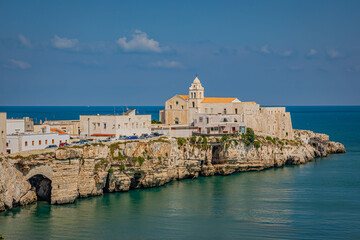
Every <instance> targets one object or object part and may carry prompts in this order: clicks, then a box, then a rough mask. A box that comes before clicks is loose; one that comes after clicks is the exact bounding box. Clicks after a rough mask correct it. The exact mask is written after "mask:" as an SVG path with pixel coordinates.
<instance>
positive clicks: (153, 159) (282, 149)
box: [0, 130, 345, 211]
mask: <svg viewBox="0 0 360 240" xmlns="http://www.w3.org/2000/svg"><path fill="white" fill-rule="evenodd" d="M295 136H296V140H294V141H290V140H281V141H280V140H278V139H271V140H269V139H266V138H263V137H257V141H258V142H259V143H260V144H259V145H260V146H258V147H255V146H254V145H253V144H250V145H249V146H247V145H246V144H245V143H244V142H243V141H242V140H241V139H239V138H232V139H226V140H225V141H219V139H208V142H207V143H204V142H199V143H191V141H190V140H189V139H188V140H187V141H186V142H181V141H178V140H177V139H158V140H150V141H133V142H126V143H124V142H118V143H113V144H106V145H105V144H93V145H89V146H84V147H72V148H64V149H58V150H56V151H55V152H50V153H45V152H43V153H39V154H36V155H29V153H28V154H27V155H26V154H23V155H21V156H20V155H19V156H8V157H6V158H5V157H2V159H1V162H0V211H4V210H7V209H11V208H13V207H16V206H22V205H26V204H30V203H32V202H35V201H37V200H38V199H42V200H46V201H49V203H51V204H64V203H72V202H74V201H75V200H76V199H77V198H85V197H90V196H97V195H101V194H103V193H104V192H121V191H129V190H130V189H136V188H147V187H158V186H161V185H164V184H166V183H168V182H170V181H174V180H181V179H185V178H196V177H198V176H211V175H228V174H232V173H234V172H241V171H254V170H255V171H258V170H263V169H266V168H271V167H280V166H283V165H286V164H304V163H306V162H307V161H312V160H314V158H315V157H320V156H326V155H327V154H329V153H340V152H345V148H344V146H343V145H342V144H340V143H335V142H330V141H329V137H328V136H327V135H324V134H316V133H313V132H310V131H300V130H296V131H295Z"/></svg>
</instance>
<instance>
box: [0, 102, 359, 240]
mask: <svg viewBox="0 0 360 240" xmlns="http://www.w3.org/2000/svg"><path fill="white" fill-rule="evenodd" d="M288 110H289V111H291V113H292V118H293V126H294V128H302V129H311V130H314V131H317V132H324V133H328V134H330V135H331V138H332V139H333V140H336V141H341V142H343V143H344V144H345V146H346V148H347V151H348V152H347V153H346V154H338V155H331V156H330V157H327V158H322V159H317V160H316V161H315V162H311V163H308V164H306V165H302V166H286V167H282V168H278V169H269V170H265V171H261V172H247V173H239V174H234V175H231V176H226V177H223V176H214V177H207V178H198V179H194V180H184V181H180V182H172V183H170V184H167V185H165V186H163V187H160V188H152V189H144V190H133V191H130V192H125V193H112V194H105V195H104V196H100V197H93V198H88V199H81V200H78V201H76V202H75V204H69V205H62V206H50V205H48V204H46V203H37V204H33V205H30V206H26V207H21V208H16V209H13V210H11V211H8V212H5V213H1V214H0V234H3V235H4V237H5V239H186V238H188V239H233V238H236V239H238V238H243V239H249V238H252V239H263V238H273V239H340V238H349V239H359V238H360V174H359V173H360V107H289V108H288Z"/></svg>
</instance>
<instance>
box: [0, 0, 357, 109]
mask: <svg viewBox="0 0 360 240" xmlns="http://www.w3.org/2000/svg"><path fill="white" fill-rule="evenodd" d="M359 25H360V1H350V0H348V1H330V0H327V1H176V2H175V1H106V2H104V1H4V0H3V1H0V84H1V85H0V105H20V106H25V105H46V106H49V105H76V106H79V105H110V106H112V105H117V106H119V105H163V104H164V101H165V100H166V99H168V98H170V97H172V96H173V95H175V94H187V93H188V87H189V85H190V83H191V82H192V80H193V79H194V77H195V73H198V75H199V79H200V80H201V81H202V84H203V86H204V87H205V96H209V97H210V96H221V97H225V96H227V97H238V98H239V99H240V100H241V101H256V102H258V103H260V104H261V105H359V104H360V94H359V90H360V27H359Z"/></svg>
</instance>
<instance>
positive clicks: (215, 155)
mask: <svg viewBox="0 0 360 240" xmlns="http://www.w3.org/2000/svg"><path fill="white" fill-rule="evenodd" d="M220 152H221V145H219V146H213V147H212V151H211V153H212V158H211V163H212V164H217V163H222V160H221V158H220Z"/></svg>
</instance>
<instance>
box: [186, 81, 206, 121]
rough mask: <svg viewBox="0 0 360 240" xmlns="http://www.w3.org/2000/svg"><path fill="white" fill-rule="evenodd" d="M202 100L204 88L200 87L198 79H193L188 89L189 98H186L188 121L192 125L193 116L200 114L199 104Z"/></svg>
mask: <svg viewBox="0 0 360 240" xmlns="http://www.w3.org/2000/svg"><path fill="white" fill-rule="evenodd" d="M202 100H204V88H203V87H202V86H201V82H200V80H199V78H198V77H197V75H196V77H195V79H194V81H193V82H192V84H191V86H190V87H189V98H188V106H189V118H188V119H189V120H190V122H191V123H192V122H193V120H194V118H193V116H194V114H196V113H200V112H201V110H200V103H201V102H202Z"/></svg>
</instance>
